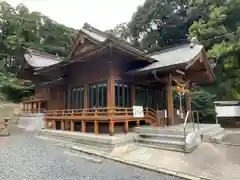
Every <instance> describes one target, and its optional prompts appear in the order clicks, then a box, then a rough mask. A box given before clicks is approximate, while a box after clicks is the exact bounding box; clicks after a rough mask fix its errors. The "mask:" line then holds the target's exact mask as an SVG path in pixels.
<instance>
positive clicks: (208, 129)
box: [201, 124, 222, 134]
mask: <svg viewBox="0 0 240 180" xmlns="http://www.w3.org/2000/svg"><path fill="white" fill-rule="evenodd" d="M220 128H222V127H221V125H220V124H211V125H210V126H209V127H206V128H204V129H203V130H201V132H202V134H203V133H208V132H211V131H214V130H217V129H220Z"/></svg>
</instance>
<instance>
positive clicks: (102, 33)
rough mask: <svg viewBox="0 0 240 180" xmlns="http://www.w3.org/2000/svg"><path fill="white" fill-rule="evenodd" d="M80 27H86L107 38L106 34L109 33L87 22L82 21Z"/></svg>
mask: <svg viewBox="0 0 240 180" xmlns="http://www.w3.org/2000/svg"><path fill="white" fill-rule="evenodd" d="M82 29H86V30H88V31H91V32H94V33H96V34H98V35H101V36H104V37H106V38H108V35H109V34H107V33H105V32H104V31H101V30H99V29H97V28H95V27H93V26H91V25H90V24H89V23H84V25H83V27H82Z"/></svg>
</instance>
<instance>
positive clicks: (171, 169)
mask: <svg viewBox="0 0 240 180" xmlns="http://www.w3.org/2000/svg"><path fill="white" fill-rule="evenodd" d="M238 137H239V136H238ZM53 140H54V139H53ZM72 148H74V149H76V150H79V151H83V152H88V153H92V154H97V155H99V156H104V157H108V158H110V159H115V160H118V161H123V162H126V163H130V164H134V165H137V166H145V167H148V168H150V169H155V170H157V171H159V172H166V171H168V173H172V174H178V175H189V176H195V177H200V178H204V179H209V180H239V179H240V156H239V153H240V147H237V146H229V145H223V144H214V143H207V142H203V143H201V144H200V145H199V147H198V148H197V149H195V150H194V151H193V152H192V153H190V154H184V153H180V152H174V151H166V150H161V149H153V148H148V147H143V146H140V145H137V144H134V143H132V144H127V145H123V146H119V147H116V148H114V150H113V151H111V152H109V153H107V154H106V152H105V151H101V150H100V149H98V150H96V149H93V148H90V147H84V146H80V145H77V146H76V145H75V146H72ZM185 177H186V176H185Z"/></svg>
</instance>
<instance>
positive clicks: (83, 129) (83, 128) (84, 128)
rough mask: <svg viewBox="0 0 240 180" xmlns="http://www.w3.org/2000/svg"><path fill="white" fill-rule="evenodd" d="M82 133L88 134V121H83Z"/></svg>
mask: <svg viewBox="0 0 240 180" xmlns="http://www.w3.org/2000/svg"><path fill="white" fill-rule="evenodd" d="M82 132H83V133H85V132H86V121H83V120H82Z"/></svg>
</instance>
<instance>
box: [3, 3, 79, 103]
mask: <svg viewBox="0 0 240 180" xmlns="http://www.w3.org/2000/svg"><path fill="white" fill-rule="evenodd" d="M76 35H77V31H76V30H75V29H72V28H68V27H66V26H64V25H62V24H59V23H57V22H55V21H53V20H51V19H50V18H48V17H47V16H44V15H43V14H41V13H39V12H30V11H29V10H28V8H26V7H25V6H24V5H23V4H19V5H18V6H17V7H16V8H14V7H12V6H11V5H9V4H8V3H7V2H4V1H2V2H0V66H1V68H0V85H1V88H0V90H1V91H2V92H4V93H7V94H8V96H12V97H13V93H14V94H15V95H16V94H18V95H19V97H18V99H20V96H22V95H23V94H25V93H26V91H29V89H28V88H26V86H25V83H24V82H22V81H21V80H18V79H17V78H16V73H17V72H18V71H19V62H18V61H17V59H16V57H17V56H18V55H19V54H22V53H23V48H30V49H36V50H39V51H43V52H46V53H50V54H53V55H58V56H62V57H67V55H68V53H69V51H70V49H71V47H72V45H73V41H74V39H75V37H76ZM8 92H9V93H8ZM16 98H17V97H16ZM16 98H15V99H16Z"/></svg>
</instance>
